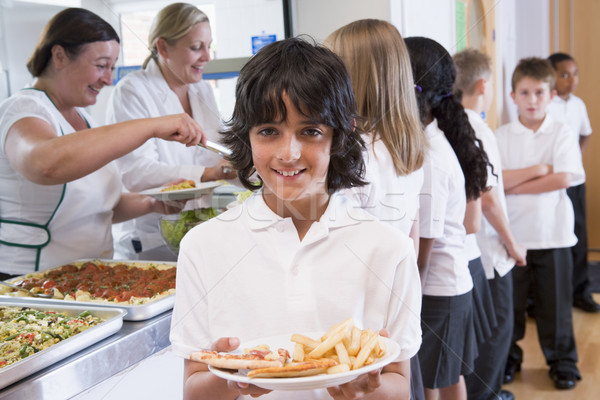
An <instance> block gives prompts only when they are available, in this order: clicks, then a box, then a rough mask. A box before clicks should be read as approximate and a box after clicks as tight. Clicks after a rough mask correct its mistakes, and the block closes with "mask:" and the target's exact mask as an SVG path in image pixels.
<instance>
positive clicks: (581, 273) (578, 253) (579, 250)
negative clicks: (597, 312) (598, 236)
mask: <svg viewBox="0 0 600 400" xmlns="http://www.w3.org/2000/svg"><path fill="white" fill-rule="evenodd" d="M567 194H568V195H569V198H570V199H571V203H573V212H574V213H575V236H577V244H576V245H575V246H573V247H571V254H572V255H573V297H583V296H590V295H591V289H590V278H589V267H588V245H587V224H586V217H585V183H582V184H581V185H577V186H572V187H570V188H568V189H567Z"/></svg>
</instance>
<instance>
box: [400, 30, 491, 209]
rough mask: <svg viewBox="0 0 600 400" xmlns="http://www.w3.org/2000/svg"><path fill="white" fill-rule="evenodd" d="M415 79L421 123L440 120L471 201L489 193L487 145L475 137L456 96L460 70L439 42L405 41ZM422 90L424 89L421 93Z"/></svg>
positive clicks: (423, 40)
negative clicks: (454, 86) (458, 164)
mask: <svg viewBox="0 0 600 400" xmlns="http://www.w3.org/2000/svg"><path fill="white" fill-rule="evenodd" d="M404 41H405V43H406V47H407V48H408V52H409V54H410V64H411V66H412V70H413V76H414V78H415V85H416V86H418V88H417V90H416V94H417V102H418V104H419V113H420V114H421V121H422V122H423V124H425V121H426V120H427V116H428V115H431V116H432V117H433V118H435V119H436V120H437V123H438V126H439V128H440V129H441V130H442V132H444V135H445V136H446V139H448V142H450V145H451V146H452V149H453V150H454V153H455V154H456V157H457V158H458V162H459V163H460V167H461V169H462V172H463V174H464V175H465V192H466V195H467V200H475V199H477V198H479V197H480V196H481V193H482V192H484V191H485V190H487V187H486V185H487V173H488V165H490V163H489V161H488V157H487V154H486V153H485V151H484V149H483V143H482V142H481V141H480V140H479V139H477V137H476V136H475V131H474V130H473V128H472V127H471V124H470V123H469V118H468V117H467V114H466V113H465V109H464V108H463V106H462V104H461V103H460V102H459V101H458V100H457V99H456V98H455V97H454V96H453V94H452V86H453V85H454V80H455V79H456V70H455V68H454V62H453V61H452V57H451V56H450V54H449V53H448V52H447V51H446V49H444V48H443V47H442V46H441V45H440V44H439V43H437V42H436V41H434V40H432V39H429V38H425V37H409V38H406V39H404ZM419 89H420V90H419Z"/></svg>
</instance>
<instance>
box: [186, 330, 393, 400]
mask: <svg viewBox="0 0 600 400" xmlns="http://www.w3.org/2000/svg"><path fill="white" fill-rule="evenodd" d="M240 349H242V350H241V351H236V352H232V353H218V352H214V351H199V352H195V353H192V354H191V356H190V358H191V359H192V360H194V361H199V362H204V363H206V364H208V368H209V370H210V371H211V372H212V373H213V374H215V375H216V376H218V377H220V378H222V379H226V380H230V381H235V382H243V383H248V384H252V385H256V386H258V387H261V388H263V389H269V390H312V389H323V388H327V387H331V386H339V385H342V384H344V383H347V382H349V381H351V380H353V379H355V378H357V377H358V376H360V375H362V374H366V373H368V372H370V371H373V370H376V369H379V368H383V367H384V366H386V365H387V364H389V363H391V362H394V361H395V360H396V359H397V357H398V355H399V354H400V346H399V345H398V343H396V342H395V341H393V340H391V339H389V338H386V337H382V336H380V335H379V334H378V333H377V332H374V331H371V330H369V329H366V330H363V329H359V328H357V327H356V326H354V324H353V322H352V320H351V319H347V320H345V321H343V322H341V323H339V324H337V325H335V326H333V327H332V328H331V329H329V330H328V331H327V332H325V333H323V332H316V333H308V334H297V333H295V334H289V335H278V336H273V337H267V338H263V339H259V340H253V341H250V342H247V343H242V345H241V346H240Z"/></svg>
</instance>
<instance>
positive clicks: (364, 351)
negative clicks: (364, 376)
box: [352, 333, 379, 369]
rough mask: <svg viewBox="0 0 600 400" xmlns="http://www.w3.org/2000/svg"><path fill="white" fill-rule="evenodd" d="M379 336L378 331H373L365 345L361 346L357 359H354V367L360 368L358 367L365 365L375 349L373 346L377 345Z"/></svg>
mask: <svg viewBox="0 0 600 400" xmlns="http://www.w3.org/2000/svg"><path fill="white" fill-rule="evenodd" d="M378 337H379V334H378V333H373V334H372V335H371V336H370V337H369V338H368V340H367V341H366V343H365V346H364V347H361V349H360V351H359V352H358V355H357V356H356V360H354V363H352V369H358V368H360V367H362V366H363V365H365V361H367V358H368V357H369V355H370V354H371V352H372V351H373V348H374V347H375V343H377V340H378V339H377V338H378Z"/></svg>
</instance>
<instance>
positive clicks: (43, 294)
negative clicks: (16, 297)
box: [0, 281, 54, 299]
mask: <svg viewBox="0 0 600 400" xmlns="http://www.w3.org/2000/svg"><path fill="white" fill-rule="evenodd" d="M0 285H4V286H8V287H11V288H13V289H17V290H20V291H21V292H26V293H27V294H29V295H30V296H33V297H41V298H44V299H51V298H53V297H54V296H52V295H51V294H45V293H33V292H32V291H31V290H27V289H25V288H23V287H21V286H17V285H13V284H12V283H8V282H5V281H0Z"/></svg>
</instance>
